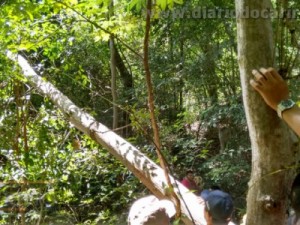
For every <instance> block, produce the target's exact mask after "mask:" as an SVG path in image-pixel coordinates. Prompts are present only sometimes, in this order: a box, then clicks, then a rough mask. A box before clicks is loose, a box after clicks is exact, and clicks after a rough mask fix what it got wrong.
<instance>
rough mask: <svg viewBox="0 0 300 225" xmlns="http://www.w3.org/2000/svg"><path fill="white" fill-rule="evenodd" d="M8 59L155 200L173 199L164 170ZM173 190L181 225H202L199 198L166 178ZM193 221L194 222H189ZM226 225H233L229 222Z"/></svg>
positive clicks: (26, 67)
mask: <svg viewBox="0 0 300 225" xmlns="http://www.w3.org/2000/svg"><path fill="white" fill-rule="evenodd" d="M8 57H9V58H11V59H12V60H14V61H16V62H17V63H18V64H19V65H20V67H21V68H22V70H23V73H24V76H25V77H26V79H27V81H28V82H29V83H30V84H31V85H32V86H34V87H35V88H36V89H37V90H38V91H39V92H40V93H41V94H43V95H44V96H47V97H48V98H49V99H51V100H52V101H53V103H54V104H55V105H56V106H57V107H58V108H59V109H60V110H61V111H62V112H63V113H64V114H65V116H66V117H67V118H68V120H69V121H70V122H71V123H73V124H74V126H75V127H76V128H77V129H79V130H80V131H82V132H84V133H85V134H87V135H89V136H90V137H91V138H92V139H93V140H95V141H96V142H97V143H99V144H100V145H102V146H103V147H105V148H106V149H107V150H108V151H109V152H110V153H111V154H112V155H113V156H114V157H115V158H117V159H118V160H120V161H121V163H123V165H124V166H126V167H127V168H128V169H129V170H130V171H131V172H132V173H133V174H134V175H135V176H136V177H137V178H138V179H139V180H140V181H141V182H142V183H143V184H144V185H145V186H146V187H147V188H148V189H149V190H150V191H151V192H152V193H153V194H154V195H155V196H156V197H157V198H159V199H162V198H167V199H169V200H171V201H172V202H173V203H174V199H173V198H172V197H170V196H168V194H167V193H168V190H165V187H167V181H166V177H165V175H164V171H163V170H162V169H161V168H160V167H159V166H157V165H156V164H155V163H154V162H153V161H151V160H150V159H149V158H148V157H147V156H145V155H144V154H143V153H141V152H140V151H139V150H138V149H137V148H135V147H134V146H133V145H131V144H130V143H129V142H127V141H126V140H125V139H123V138H122V137H120V136H118V135H117V134H116V133H114V132H112V131H111V130H109V129H108V128H107V127H106V126H104V125H103V124H101V123H99V122H97V121H96V120H95V119H94V118H93V117H92V116H91V115H89V114H88V113H86V112H84V111H83V110H81V109H80V108H78V107H77V106H76V105H74V103H73V102H72V101H71V100H70V99H68V98H67V97H66V96H65V95H63V94H62V93H61V92H60V91H59V90H57V89H56V88H55V87H54V86H53V85H52V84H51V83H49V82H46V81H44V80H43V79H42V78H41V77H39V76H38V75H37V74H36V73H35V72H34V70H33V69H32V68H31V67H30V65H29V64H28V62H27V61H26V60H25V59H24V58H23V57H22V56H20V55H18V56H17V57H15V56H14V55H12V54H11V53H8ZM169 178H170V180H171V182H172V184H173V186H174V191H175V192H176V193H177V194H178V196H179V198H180V202H181V204H180V205H181V211H182V214H183V215H184V218H183V219H184V222H185V224H188V225H192V224H196V225H204V224H206V222H205V219H204V204H201V203H203V202H201V199H199V198H197V197H196V195H194V194H193V193H191V192H189V190H188V189H187V188H185V187H184V186H183V185H182V184H181V183H180V182H179V181H177V180H175V179H174V178H173V177H172V176H169ZM192 221H194V223H193V222H192ZM229 225H233V224H232V223H229Z"/></svg>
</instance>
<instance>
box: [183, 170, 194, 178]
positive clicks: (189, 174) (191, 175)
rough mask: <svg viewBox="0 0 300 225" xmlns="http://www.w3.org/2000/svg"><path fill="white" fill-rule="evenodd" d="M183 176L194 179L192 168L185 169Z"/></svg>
mask: <svg viewBox="0 0 300 225" xmlns="http://www.w3.org/2000/svg"><path fill="white" fill-rule="evenodd" d="M185 176H186V178H187V179H189V180H194V172H193V170H187V171H186V172H185Z"/></svg>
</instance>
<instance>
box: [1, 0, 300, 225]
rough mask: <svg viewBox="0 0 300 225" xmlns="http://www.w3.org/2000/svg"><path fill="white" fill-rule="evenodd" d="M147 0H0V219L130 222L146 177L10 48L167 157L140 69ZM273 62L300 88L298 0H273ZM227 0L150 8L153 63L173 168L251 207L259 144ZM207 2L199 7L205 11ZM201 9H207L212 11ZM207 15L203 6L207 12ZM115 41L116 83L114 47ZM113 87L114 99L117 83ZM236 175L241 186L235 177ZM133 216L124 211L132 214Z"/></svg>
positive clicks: (175, 0) (164, 2)
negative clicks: (60, 102) (252, 134)
mask: <svg viewBox="0 0 300 225" xmlns="http://www.w3.org/2000/svg"><path fill="white" fill-rule="evenodd" d="M145 4H146V3H145V1H142V0H131V1H130V0H118V1H113V0H2V1H0V27H1V30H0V102H1V104H0V133H1V139H0V166H1V171H0V177H1V183H0V185H1V186H0V197H1V199H0V208H1V209H3V210H1V211H0V224H7V223H10V224H18V223H20V224H51V223H53V224H58V223H59V224H64V223H65V224H122V223H121V222H120V221H119V217H120V212H121V213H123V214H124V216H126V213H127V211H128V208H129V206H130V204H131V203H132V202H133V201H134V199H136V198H138V197H139V196H142V195H145V194H147V193H148V192H147V190H146V189H145V187H144V186H143V185H142V184H141V183H140V182H139V180H138V179H137V178H135V177H134V176H133V174H132V173H131V172H129V171H128V170H127V169H126V168H125V167H124V166H123V165H121V164H120V163H119V162H118V161H117V160H115V159H114V158H112V157H111V155H110V154H109V153H108V152H107V151H106V150H105V149H103V147H101V146H99V145H97V144H95V143H94V141H93V140H91V139H90V138H89V137H87V136H85V135H84V134H82V133H81V132H79V131H78V130H76V129H75V128H74V126H73V125H72V124H70V123H69V121H67V119H66V118H65V117H64V115H63V114H62V113H61V112H60V111H59V109H58V108H57V107H56V106H55V105H53V103H52V102H50V101H49V100H48V99H47V98H45V97H44V96H41V95H40V94H39V93H38V92H37V91H36V90H35V89H34V88H32V87H31V86H30V85H28V84H27V83H26V79H25V78H24V77H23V76H22V73H21V71H20V69H19V68H18V67H17V66H16V65H14V64H13V62H12V61H10V60H9V59H8V58H7V57H6V52H7V51H8V50H9V51H12V52H14V53H18V54H21V55H22V56H24V57H25V58H26V59H27V60H28V61H29V63H30V64H31V65H32V66H33V68H34V69H35V71H36V72H37V73H38V74H39V75H41V76H42V77H43V79H45V80H47V81H50V82H51V83H53V84H54V85H55V86H56V87H57V88H58V89H59V90H61V91H62V92H63V93H64V94H65V95H67V96H68V97H69V98H70V99H71V100H72V101H73V102H74V103H75V104H76V105H77V106H79V107H81V108H82V109H83V110H85V111H86V112H88V113H90V114H91V115H93V116H94V117H95V118H96V119H97V120H98V121H100V122H101V123H103V124H105V125H106V126H108V127H110V128H112V124H113V120H114V119H116V118H114V117H113V110H114V109H113V108H114V106H117V107H118V109H119V110H118V115H117V120H118V124H119V127H118V128H117V129H116V130H115V132H117V133H118V134H120V135H121V136H123V137H125V138H127V139H128V140H129V141H130V142H131V143H132V144H134V145H135V146H137V147H138V148H139V149H140V150H141V151H142V152H143V153H145V154H146V155H147V156H149V157H150V158H152V159H153V160H154V161H155V162H158V160H157V156H156V153H155V150H154V145H153V137H152V128H151V126H150V124H151V123H150V115H149V111H148V107H147V88H146V82H145V74H144V69H143V62H142V59H143V40H144V35H145V14H146V13H149V12H147V11H146V10H145ZM273 7H274V10H278V12H281V11H282V10H283V11H282V12H284V10H286V9H294V10H297V9H299V11H298V14H297V15H298V17H296V18H288V17H284V16H282V18H274V19H273V24H274V37H275V40H276V41H275V45H274V48H275V49H276V57H275V61H276V62H275V64H276V66H277V67H278V69H279V70H280V71H283V72H284V76H285V78H286V79H287V80H288V81H289V82H290V85H291V87H292V91H293V93H292V94H293V95H296V94H295V93H294V91H295V90H296V89H297V87H299V79H298V77H299V74H300V70H299V65H300V64H299V50H300V47H299V41H298V40H299V29H300V27H299V17H300V3H299V2H298V1H288V4H286V3H285V1H279V0H278V1H273ZM218 9H227V10H234V3H233V2H232V1H228V0H221V1H214V0H205V1H204V0H202V1H200V0H190V1H183V0H157V1H155V4H153V11H152V12H151V35H150V42H149V44H150V58H149V63H150V70H151V72H152V81H153V86H154V96H155V106H156V112H155V113H156V117H157V119H158V125H159V129H160V135H161V141H162V146H163V149H162V150H163V153H164V155H165V157H166V159H167V161H168V163H169V164H170V167H171V169H172V173H173V175H174V176H175V177H176V178H178V179H181V178H182V176H183V175H184V171H185V170H186V169H193V170H194V171H195V172H196V173H197V175H199V176H201V178H202V181H203V183H202V187H203V188H209V187H210V186H211V185H219V186H220V187H222V189H224V190H225V191H228V192H230V194H231V195H232V196H233V198H234V201H235V206H236V218H235V219H236V220H238V219H239V218H240V216H241V215H242V214H243V213H245V206H246V204H245V203H246V202H245V199H246V192H247V188H248V187H247V182H248V180H249V175H250V169H251V146H250V141H249V137H248V130H247V124H246V119H245V114H244V108H243V103H242V96H241V86H240V80H239V69H238V64H237V40H236V20H235V18H234V17H226V15H225V14H222V15H221V16H220V17H217V18H207V15H206V16H205V15H204V14H203V12H204V11H206V12H209V11H208V10H218ZM201 10H202V11H201ZM203 10H204V11H203ZM201 13H202V14H201ZM111 38H114V41H115V42H114V43H115V48H116V56H115V57H116V58H115V60H116V68H117V80H116V90H113V88H112V82H111V79H112V78H111V67H110V59H111V51H110V46H109V41H110V39H111ZM113 91H116V94H117V99H116V100H115V101H114V100H113V97H112V92H113ZM237 184H239V185H237ZM123 222H124V221H123Z"/></svg>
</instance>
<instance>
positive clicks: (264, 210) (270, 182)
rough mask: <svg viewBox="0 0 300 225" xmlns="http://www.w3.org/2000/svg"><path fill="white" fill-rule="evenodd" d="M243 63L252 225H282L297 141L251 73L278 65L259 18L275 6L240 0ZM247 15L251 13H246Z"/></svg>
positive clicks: (266, 0) (266, 22)
mask: <svg viewBox="0 0 300 225" xmlns="http://www.w3.org/2000/svg"><path fill="white" fill-rule="evenodd" d="M235 4H236V12H237V31H238V55H239V56H238V61H239V67H240V76H241V83H242V89H243V100H244V105H245V112H246V118H247V123H248V127H249V133H250V138H251V145H252V173H251V180H250V182H249V190H248V196H247V222H246V224H247V225H258V224H259V225H260V224H261V225H274V224H276V225H277V224H278V225H281V224H282V225H283V224H284V222H285V219H286V209H287V198H288V193H289V189H290V184H291V181H292V176H293V173H294V171H293V169H291V168H292V166H293V165H294V164H295V162H296V161H297V159H299V155H296V154H297V151H298V142H297V138H296V139H293V137H295V136H294V134H292V133H291V132H290V130H289V128H288V127H287V126H286V125H285V124H284V122H282V121H281V120H280V119H279V118H278V116H277V115H276V112H274V111H273V110H271V109H270V108H269V107H268V106H267V105H266V104H265V103H264V101H263V100H262V98H261V97H260V96H259V95H258V94H257V93H256V92H255V91H254V90H253V89H252V88H251V87H250V85H249V80H250V78H252V74H251V71H252V69H257V68H260V67H269V66H272V65H273V50H274V49H273V33H272V24H271V20H270V18H268V19H264V18H261V17H259V18H251V16H252V17H256V16H255V15H256V14H255V15H254V12H255V11H256V12H263V11H264V10H268V9H270V7H271V1H270V0H236V1H235ZM247 12H248V13H247Z"/></svg>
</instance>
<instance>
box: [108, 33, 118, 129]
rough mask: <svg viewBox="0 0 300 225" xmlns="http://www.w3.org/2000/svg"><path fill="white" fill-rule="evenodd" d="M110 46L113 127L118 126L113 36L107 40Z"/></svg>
mask: <svg viewBox="0 0 300 225" xmlns="http://www.w3.org/2000/svg"><path fill="white" fill-rule="evenodd" d="M109 46H110V72H111V92H112V100H113V126H112V127H113V129H116V128H118V119H119V117H118V104H117V100H118V98H117V67H116V49H115V42H114V38H113V36H111V37H110V40H109Z"/></svg>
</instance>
